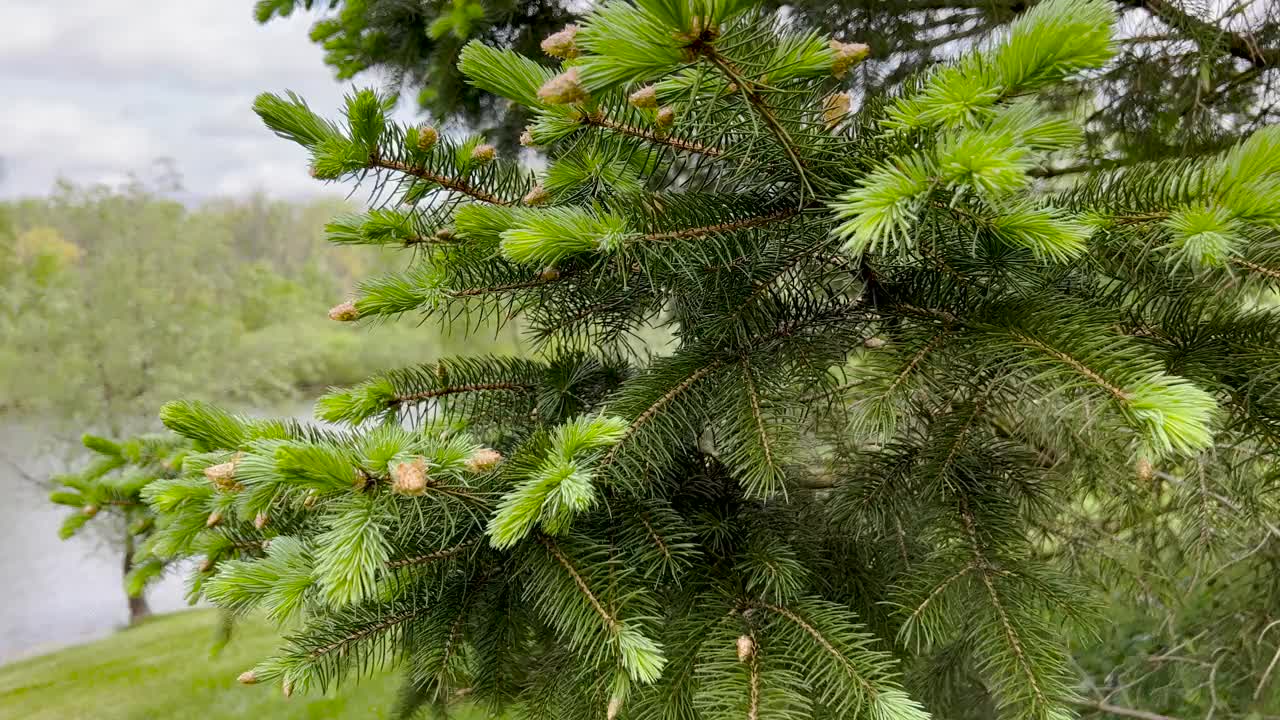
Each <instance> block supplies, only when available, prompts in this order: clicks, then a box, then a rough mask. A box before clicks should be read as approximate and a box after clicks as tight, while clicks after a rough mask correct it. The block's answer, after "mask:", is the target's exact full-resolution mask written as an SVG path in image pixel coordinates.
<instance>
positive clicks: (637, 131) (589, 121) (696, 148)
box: [581, 112, 724, 157]
mask: <svg viewBox="0 0 1280 720" xmlns="http://www.w3.org/2000/svg"><path fill="white" fill-rule="evenodd" d="M581 122H582V124H584V125H589V126H592V127H599V128H604V129H606V130H610V131H612V132H616V133H619V134H622V135H626V136H628V137H634V138H639V139H641V140H644V141H645V142H648V143H653V144H654V145H665V146H667V147H671V148H674V149H676V150H681V151H683V152H691V153H697V154H699V155H706V156H707V157H721V156H722V155H724V152H723V151H722V150H720V149H719V148H715V147H712V146H709V145H703V144H701V143H697V142H694V141H692V140H684V139H682V138H678V137H675V136H673V135H671V134H670V133H666V134H659V133H656V132H654V131H652V130H646V129H644V128H640V127H635V126H633V125H626V124H624V123H620V122H617V121H614V120H610V119H609V118H607V117H605V116H604V114H603V113H599V112H595V113H583V115H582V120H581Z"/></svg>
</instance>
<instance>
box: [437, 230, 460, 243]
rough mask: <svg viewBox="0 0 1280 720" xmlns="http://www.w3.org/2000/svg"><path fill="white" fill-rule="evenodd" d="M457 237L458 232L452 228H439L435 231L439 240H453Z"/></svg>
mask: <svg viewBox="0 0 1280 720" xmlns="http://www.w3.org/2000/svg"><path fill="white" fill-rule="evenodd" d="M457 238H458V234H457V233H455V232H454V231H453V228H440V229H439V230H437V231H436V239H437V240H439V241H441V242H453V241H454V240H456V239H457Z"/></svg>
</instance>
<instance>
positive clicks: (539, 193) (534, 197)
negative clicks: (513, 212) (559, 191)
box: [520, 185, 551, 205]
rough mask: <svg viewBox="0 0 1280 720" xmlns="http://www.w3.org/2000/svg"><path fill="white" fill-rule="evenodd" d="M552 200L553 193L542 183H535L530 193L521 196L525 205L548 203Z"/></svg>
mask: <svg viewBox="0 0 1280 720" xmlns="http://www.w3.org/2000/svg"><path fill="white" fill-rule="evenodd" d="M550 200H551V193H549V192H547V189H546V188H544V187H542V186H541V185H534V186H533V189H531V190H530V191H529V192H528V193H526V194H525V196H524V197H523V198H521V200H520V202H522V203H524V204H525V205H546V204H547V202H548V201H550Z"/></svg>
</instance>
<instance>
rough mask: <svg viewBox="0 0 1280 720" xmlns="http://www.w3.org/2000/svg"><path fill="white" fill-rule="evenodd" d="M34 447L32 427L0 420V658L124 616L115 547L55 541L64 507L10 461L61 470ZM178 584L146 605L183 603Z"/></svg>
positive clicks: (88, 635)
mask: <svg viewBox="0 0 1280 720" xmlns="http://www.w3.org/2000/svg"><path fill="white" fill-rule="evenodd" d="M37 446H38V442H37V438H36V437H34V434H33V433H32V432H30V431H28V430H26V429H24V428H22V427H19V426H15V425H4V424H0V457H3V458H5V459H6V462H0V498H4V500H3V502H0V547H3V552H0V593H3V596H2V597H0V663H5V662H10V661H12V660H16V659H18V658H21V657H25V656H28V655H33V654H37V653H40V652H45V651H48V650H52V649H54V648H57V647H61V646H64V645H71V644H75V643H79V642H84V641H86V640H92V639H95V638H98V637H102V636H104V635H107V634H109V633H111V632H113V631H115V630H116V629H118V628H121V627H124V626H125V625H126V624H127V622H128V619H129V609H128V605H127V602H126V598H125V594H124V587H123V582H122V574H121V555H120V551H119V549H118V546H113V545H112V544H110V543H108V542H107V537H106V533H102V532H98V533H95V532H91V531H88V530H86V531H85V532H83V533H82V534H81V535H80V536H77V537H74V538H72V539H70V540H66V541H63V540H59V539H58V528H59V527H60V526H61V525H62V521H63V519H64V518H65V517H66V516H67V514H68V513H69V512H70V509H69V508H66V507H62V506H58V505H53V504H52V503H50V502H49V500H48V488H47V487H45V486H41V485H37V484H34V483H33V482H32V481H31V480H30V479H28V478H26V477H23V474H22V472H19V470H18V469H16V468H14V467H13V466H11V465H10V464H9V462H12V463H17V464H18V465H19V466H20V467H21V469H22V470H23V471H25V472H26V473H27V474H30V475H34V476H36V477H38V478H44V477H48V475H49V474H51V473H54V472H59V471H62V470H64V469H65V466H64V463H62V462H61V461H59V460H58V459H57V458H55V457H52V456H50V455H49V454H47V453H37V452H35V451H33V450H32V448H34V447H37ZM183 586H184V581H183V578H182V577H181V576H179V575H173V576H170V577H166V578H164V579H163V580H162V581H161V582H159V583H157V584H155V585H153V586H152V588H151V589H150V591H149V592H148V593H147V600H148V601H149V602H150V604H151V609H152V610H153V611H155V612H165V611H169V610H177V609H179V608H182V607H185V606H186V602H185V600H184V594H185V591H184V587H183Z"/></svg>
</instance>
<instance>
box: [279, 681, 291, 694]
mask: <svg viewBox="0 0 1280 720" xmlns="http://www.w3.org/2000/svg"><path fill="white" fill-rule="evenodd" d="M280 692H282V693H284V696H285V697H292V696H293V681H292V680H285V681H284V682H282V683H280Z"/></svg>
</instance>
